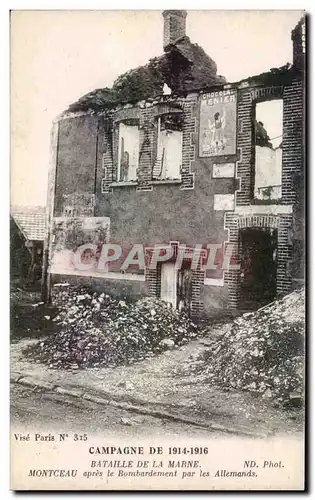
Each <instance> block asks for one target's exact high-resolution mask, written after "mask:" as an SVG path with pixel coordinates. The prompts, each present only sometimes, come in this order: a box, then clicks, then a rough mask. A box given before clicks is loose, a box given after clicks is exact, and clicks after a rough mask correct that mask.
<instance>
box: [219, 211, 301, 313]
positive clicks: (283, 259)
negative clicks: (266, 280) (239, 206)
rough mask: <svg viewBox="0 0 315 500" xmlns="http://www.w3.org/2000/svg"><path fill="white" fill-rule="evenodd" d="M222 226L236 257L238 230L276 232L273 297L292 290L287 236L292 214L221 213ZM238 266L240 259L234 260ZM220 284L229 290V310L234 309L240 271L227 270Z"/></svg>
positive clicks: (289, 243)
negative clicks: (275, 293) (275, 291)
mask: <svg viewBox="0 0 315 500" xmlns="http://www.w3.org/2000/svg"><path fill="white" fill-rule="evenodd" d="M225 227H226V228H227V229H228V233H229V237H228V242H229V243H233V246H234V248H235V250H236V254H237V255H238V256H239V258H240V248H239V231H240V229H243V228H246V227H258V228H259V227H261V228H272V229H278V240H277V295H279V296H281V295H283V294H285V293H288V292H289V291H290V290H291V288H292V276H291V274H290V269H291V264H292V241H291V238H290V233H291V230H292V215H290V214H289V215H284V214H281V215H278V216H274V215H262V214H259V207H257V214H253V215H247V216H240V215H238V214H235V213H233V212H227V213H226V214H225ZM234 262H235V263H240V260H237V259H236V261H234ZM224 282H225V283H227V284H228V287H229V303H230V307H231V309H237V308H238V307H239V304H240V299H241V297H240V271H238V270H228V271H225V273H224Z"/></svg>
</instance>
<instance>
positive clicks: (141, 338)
mask: <svg viewBox="0 0 315 500" xmlns="http://www.w3.org/2000/svg"><path fill="white" fill-rule="evenodd" d="M60 300H61V302H63V308H62V310H61V311H60V313H59V315H58V316H57V317H56V318H55V319H54V321H57V322H58V323H59V327H60V330H59V331H58V332H57V333H56V334H54V335H51V336H49V337H48V338H46V339H45V340H42V341H40V342H38V343H36V344H35V345H33V346H29V347H28V348H27V349H26V350H25V351H24V354H25V355H26V356H27V357H30V358H32V359H34V360H36V361H38V362H43V363H46V364H48V366H49V367H50V368H72V369H78V368H85V367H93V366H109V367H114V366H117V365H118V364H129V363H133V362H135V361H141V360H143V359H145V358H149V357H151V356H153V355H154V354H156V353H160V352H162V351H164V350H166V349H170V348H172V347H175V346H178V345H181V344H183V343H185V342H188V341H189V340H190V339H192V338H195V337H196V336H197V329H196V326H195V325H194V324H193V323H192V322H191V321H190V320H189V319H188V317H187V316H186V315H184V314H181V313H179V312H178V311H176V310H174V309H173V308H171V307H168V305H167V304H166V303H164V302H162V301H160V300H158V299H155V298H144V299H141V300H139V301H138V302H133V303H129V302H127V301H124V300H117V299H115V298H113V297H112V296H110V295H107V294H105V293H101V294H97V293H94V294H92V293H90V292H89V291H88V290H87V289H84V288H79V289H78V288H75V287H70V288H69V287H63V288H60V291H59V301H60Z"/></svg>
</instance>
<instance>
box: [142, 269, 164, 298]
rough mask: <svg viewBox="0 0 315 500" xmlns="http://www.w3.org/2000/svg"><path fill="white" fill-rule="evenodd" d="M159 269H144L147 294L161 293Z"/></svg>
mask: <svg viewBox="0 0 315 500" xmlns="http://www.w3.org/2000/svg"><path fill="white" fill-rule="evenodd" d="M159 271H160V269H159V268H157V269H146V273H145V280H146V282H147V284H148V295H149V296H150V297H159V296H160V293H161V273H160V272H159Z"/></svg>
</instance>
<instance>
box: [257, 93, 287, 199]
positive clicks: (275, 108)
mask: <svg viewBox="0 0 315 500" xmlns="http://www.w3.org/2000/svg"><path fill="white" fill-rule="evenodd" d="M282 115H283V101H282V99H276V100H272V101H264V102H260V103H258V104H256V113H255V186H254V198H255V199H257V200H262V201H272V200H279V199H281V187H282V133H283V130H282V129H283V125H282Z"/></svg>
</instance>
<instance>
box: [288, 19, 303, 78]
mask: <svg viewBox="0 0 315 500" xmlns="http://www.w3.org/2000/svg"><path fill="white" fill-rule="evenodd" d="M291 39H292V42H293V66H294V67H295V68H297V69H300V70H302V69H304V64H305V45H306V32H305V18H302V19H301V20H300V22H299V23H298V24H297V25H296V26H295V28H294V29H293V30H292V33H291Z"/></svg>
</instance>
